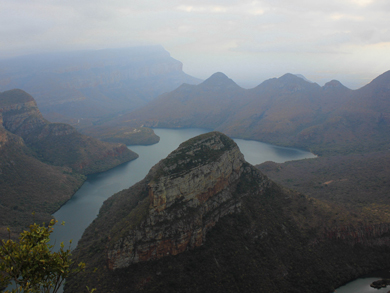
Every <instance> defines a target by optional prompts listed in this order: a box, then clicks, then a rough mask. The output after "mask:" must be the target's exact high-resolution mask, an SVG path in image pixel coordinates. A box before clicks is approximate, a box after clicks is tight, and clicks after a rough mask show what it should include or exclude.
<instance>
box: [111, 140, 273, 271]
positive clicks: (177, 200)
mask: <svg viewBox="0 0 390 293" xmlns="http://www.w3.org/2000/svg"><path fill="white" fill-rule="evenodd" d="M244 165H245V161H244V158H243V155H242V154H241V152H240V151H239V149H238V147H237V145H235V143H234V142H232V141H230V140H229V139H227V138H226V137H224V136H223V135H222V134H220V133H212V135H210V134H208V135H205V136H202V137H200V138H198V139H197V140H196V141H195V142H194V143H193V144H187V145H182V146H180V147H179V148H178V149H177V150H176V151H175V152H173V153H171V154H170V155H169V156H168V157H167V158H166V159H165V160H164V161H162V162H161V163H159V164H158V165H157V166H155V167H154V170H153V172H154V173H155V175H154V177H153V179H152V180H151V181H150V182H149V183H148V194H149V196H148V197H147V198H146V199H144V201H143V202H142V204H141V205H145V207H144V209H145V214H146V216H145V218H144V219H143V220H142V222H141V223H140V225H139V226H137V227H131V226H130V227H129V229H128V231H126V232H124V235H123V237H121V238H120V239H119V240H117V241H115V243H113V244H111V247H112V248H111V249H110V250H109V251H108V263H109V267H110V268H111V269H116V268H123V267H127V266H129V265H130V264H132V263H136V262H139V261H148V260H153V259H159V258H161V257H164V256H167V255H177V254H179V253H182V252H184V251H186V250H189V249H193V248H195V247H198V246H200V245H202V244H203V243H204V241H205V239H206V234H207V232H208V231H209V230H210V228H212V227H213V226H214V225H215V224H216V223H217V222H218V220H219V219H220V218H221V217H223V216H225V215H227V214H231V213H235V212H238V211H240V207H241V202H240V198H241V197H242V196H243V195H244V194H239V193H236V187H235V185H236V184H237V182H238V181H239V179H240V177H241V176H242V174H243V173H244V172H247V171H246V170H245V166H244ZM262 184H266V183H265V180H264V179H263V178H261V177H259V186H261V185H262ZM260 191H261V188H260Z"/></svg>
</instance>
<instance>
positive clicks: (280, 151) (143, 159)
mask: <svg viewBox="0 0 390 293" xmlns="http://www.w3.org/2000/svg"><path fill="white" fill-rule="evenodd" d="M154 131H155V133H156V134H157V135H158V136H159V137H160V142H159V143H157V144H154V145H149V146H129V148H130V149H131V150H133V151H135V152H136V153H137V154H139V158H138V159H136V160H134V161H131V162H128V163H124V164H122V165H120V166H117V167H115V168H113V169H111V170H108V171H106V172H102V173H98V174H93V175H89V176H88V178H87V180H86V181H85V183H84V184H83V185H82V186H81V188H80V189H79V190H78V191H77V192H76V193H75V194H74V196H73V197H72V198H71V199H70V200H69V201H68V202H67V203H66V204H64V205H63V206H62V207H61V208H60V209H59V210H58V211H57V212H56V213H54V217H55V218H56V219H57V220H58V222H59V223H61V222H62V221H64V222H65V225H64V226H61V225H56V227H55V229H54V232H53V234H52V235H51V243H52V244H55V247H57V248H58V247H59V245H60V243H61V242H64V244H66V243H69V240H71V239H72V246H71V248H72V249H73V248H75V247H76V245H77V242H78V241H79V239H80V238H81V236H82V234H83V232H84V230H85V229H86V228H87V227H88V225H89V224H90V223H91V222H92V221H93V220H94V219H95V218H96V216H97V215H98V213H99V209H100V207H101V206H102V204H103V202H104V201H105V200H106V199H107V198H109V197H110V196H111V195H113V194H114V193H116V192H118V191H121V190H123V189H125V188H129V187H130V186H132V185H133V184H135V183H136V182H138V181H140V180H142V179H143V178H144V177H145V175H146V174H147V173H148V171H149V170H150V168H151V167H153V166H154V165H155V164H156V163H158V162H159V161H160V160H161V159H163V158H165V157H166V156H167V155H168V154H169V153H171V152H172V151H173V150H175V149H176V148H177V147H178V146H179V145H180V144H181V143H182V142H184V141H186V140H188V139H190V138H192V137H194V136H197V135H199V134H202V133H206V132H208V130H205V129H199V128H189V129H162V128H158V129H154ZM235 142H236V143H237V145H238V146H239V148H240V150H241V152H242V153H243V154H244V157H245V159H246V161H248V162H249V163H251V164H260V163H263V162H265V161H274V162H277V163H282V162H285V161H291V160H299V159H304V158H314V157H315V155H313V154H312V153H310V152H307V151H303V150H299V149H293V148H285V147H278V146H273V145H270V144H266V143H262V142H258V141H252V140H242V139H235ZM61 291H62V290H61Z"/></svg>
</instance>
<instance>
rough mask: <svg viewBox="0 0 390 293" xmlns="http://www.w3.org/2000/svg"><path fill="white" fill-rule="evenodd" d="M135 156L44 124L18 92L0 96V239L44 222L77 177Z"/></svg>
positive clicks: (119, 147) (60, 126) (70, 130)
mask: <svg viewBox="0 0 390 293" xmlns="http://www.w3.org/2000/svg"><path fill="white" fill-rule="evenodd" d="M136 157H137V154H135V153H134V152H132V151H130V150H129V149H128V148H127V147H126V146H125V145H121V144H109V143H105V142H101V141H98V140H96V139H93V138H90V137H87V136H85V135H81V134H80V133H78V132H77V131H76V130H75V129H74V128H73V127H71V126H69V125H66V124H62V123H49V122H48V121H46V120H45V119H44V118H43V116H42V114H41V113H40V111H39V109H38V107H37V105H36V102H35V100H34V99H33V97H32V96H30V95H29V94H27V93H26V92H24V91H22V90H10V91H5V92H2V93H0V236H2V237H5V235H6V233H7V232H6V230H5V227H6V226H11V227H13V228H14V232H15V230H16V232H20V231H19V229H21V228H23V227H25V226H27V225H28V224H31V223H32V222H33V221H34V219H35V221H39V222H43V221H45V222H47V220H48V219H49V218H50V214H52V213H53V212H55V211H56V210H57V209H58V208H59V207H60V206H61V205H62V204H63V203H64V202H66V201H67V200H68V199H69V198H70V197H71V196H72V195H73V194H74V192H75V191H76V190H77V189H78V188H79V187H80V186H81V184H82V183H83V182H84V180H85V177H84V176H83V175H82V174H84V175H86V174H91V173H95V172H100V171H104V170H107V169H110V168H112V167H114V166H116V165H119V164H121V163H123V162H127V161H129V160H132V159H135V158H136ZM32 212H35V216H32Z"/></svg>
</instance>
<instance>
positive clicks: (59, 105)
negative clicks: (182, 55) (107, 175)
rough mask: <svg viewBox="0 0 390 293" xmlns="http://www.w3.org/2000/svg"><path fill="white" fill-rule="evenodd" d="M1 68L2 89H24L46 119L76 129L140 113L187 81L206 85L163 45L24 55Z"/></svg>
mask: <svg viewBox="0 0 390 293" xmlns="http://www.w3.org/2000/svg"><path fill="white" fill-rule="evenodd" d="M0 67H1V68H2V71H1V72H0V91H6V90H11V89H14V88H21V89H23V90H25V91H27V92H29V93H30V94H32V95H33V96H34V97H35V99H36V100H37V102H38V105H39V108H40V110H41V111H42V113H44V115H45V117H46V115H51V117H57V120H56V122H66V123H68V122H69V118H75V119H76V123H75V125H77V124H78V123H77V121H79V119H80V120H81V119H94V120H93V121H96V120H97V119H100V118H102V117H103V116H107V115H109V116H112V115H115V114H118V113H122V112H123V111H124V110H132V109H135V108H137V107H139V106H142V105H145V104H146V103H147V102H148V101H150V100H152V99H153V98H155V97H156V96H158V95H159V94H162V93H164V92H167V91H171V90H173V89H175V88H176V87H178V86H180V85H181V84H182V83H184V82H186V83H190V84H196V83H199V82H200V80H198V79H196V78H194V77H192V76H189V75H187V74H185V73H184V72H183V70H182V67H183V64H182V63H181V62H180V61H178V60H175V59H174V58H172V57H171V56H170V54H169V53H168V52H167V51H166V50H164V49H163V48H162V47H161V46H141V47H130V48H121V49H105V50H89V51H75V52H62V53H51V54H50V53H49V54H38V55H29V56H19V57H15V58H12V59H5V60H0ZM58 114H60V115H58ZM53 115H54V116H53Z"/></svg>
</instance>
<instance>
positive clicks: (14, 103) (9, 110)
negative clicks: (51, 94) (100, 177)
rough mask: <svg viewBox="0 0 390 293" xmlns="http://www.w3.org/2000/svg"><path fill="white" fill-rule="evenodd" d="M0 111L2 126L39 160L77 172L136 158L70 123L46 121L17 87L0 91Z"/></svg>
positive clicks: (85, 171)
mask: <svg viewBox="0 0 390 293" xmlns="http://www.w3.org/2000/svg"><path fill="white" fill-rule="evenodd" d="M0 114H1V116H2V125H3V126H4V128H5V129H6V130H8V131H9V132H11V133H13V134H15V135H17V136H19V137H21V138H23V140H24V141H25V143H26V144H27V145H28V146H29V147H30V148H32V149H33V150H34V151H35V152H36V153H37V155H38V156H39V157H40V158H41V159H43V160H45V161H47V162H49V163H51V164H54V165H59V166H67V167H71V168H72V169H74V170H75V171H77V172H79V173H83V174H90V173H95V172H99V171H104V170H107V169H110V168H112V167H114V166H116V165H118V164H121V163H123V162H126V161H129V160H132V159H135V158H136V157H137V155H136V154H135V153H134V152H132V151H130V150H129V149H128V148H127V147H126V146H125V145H123V144H110V143H105V142H101V141H98V140H96V139H93V138H90V137H87V136H85V135H81V134H80V133H78V132H77V131H76V130H75V129H74V128H73V127H72V126H70V125H67V124H63V123H49V122H48V121H47V120H45V119H44V118H43V116H42V114H41V112H40V111H39V109H38V107H37V104H36V102H35V100H34V99H33V97H32V96H31V95H29V94H27V93H26V92H24V91H22V90H19V89H15V90H10V91H6V92H3V93H0Z"/></svg>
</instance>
